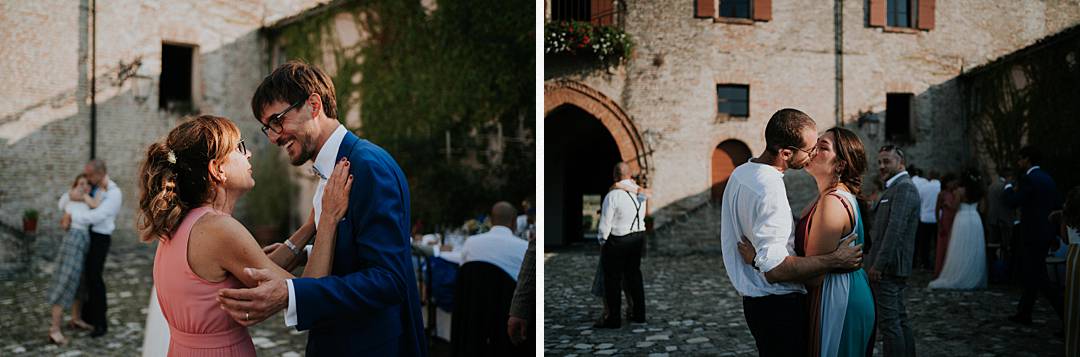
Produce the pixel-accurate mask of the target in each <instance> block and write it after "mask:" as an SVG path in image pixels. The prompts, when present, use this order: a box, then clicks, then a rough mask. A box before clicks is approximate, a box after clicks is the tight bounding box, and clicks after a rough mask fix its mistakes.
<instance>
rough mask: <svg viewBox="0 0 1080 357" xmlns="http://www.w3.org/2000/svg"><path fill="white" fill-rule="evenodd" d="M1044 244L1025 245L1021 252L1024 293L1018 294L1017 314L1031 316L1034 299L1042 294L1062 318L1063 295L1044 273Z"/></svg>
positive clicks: (1045, 248) (1045, 249) (1045, 247)
mask: <svg viewBox="0 0 1080 357" xmlns="http://www.w3.org/2000/svg"><path fill="white" fill-rule="evenodd" d="M1048 249H1049V247H1047V246H1045V245H1025V246H1024V247H1023V250H1024V252H1022V253H1021V254H1022V258H1021V259H1022V261H1021V262H1020V264H1022V265H1023V267H1022V268H1021V269H1022V270H1023V273H1022V274H1023V285H1024V294H1023V295H1021V296H1020V304H1019V305H1018V306H1017V311H1016V313H1017V315H1020V316H1023V317H1028V318H1030V317H1031V310H1032V309H1033V308H1034V307H1035V299H1037V298H1038V297H1039V294H1042V295H1043V296H1045V297H1046V300H1048V301H1050V307H1052V308H1053V309H1054V311H1055V312H1057V315H1058V317H1061V318H1063V317H1064V316H1065V315H1064V313H1063V312H1064V311H1063V305H1064V296H1062V294H1061V291H1059V290H1058V289H1056V288H1055V287H1053V286H1051V285H1050V279H1049V278H1048V277H1047V274H1046V251H1047V250H1048Z"/></svg>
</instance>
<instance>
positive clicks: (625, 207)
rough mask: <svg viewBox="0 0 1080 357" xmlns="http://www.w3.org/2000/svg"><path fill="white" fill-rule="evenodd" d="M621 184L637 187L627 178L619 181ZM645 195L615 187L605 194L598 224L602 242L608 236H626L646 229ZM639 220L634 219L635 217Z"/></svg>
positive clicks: (598, 235)
mask: <svg viewBox="0 0 1080 357" xmlns="http://www.w3.org/2000/svg"><path fill="white" fill-rule="evenodd" d="M619 183H620V184H623V185H626V186H630V187H632V188H637V187H638V185H637V183H635V182H634V180H630V179H626V180H622V181H619ZM643 197H644V195H637V194H634V193H630V192H627V191H624V190H622V189H614V190H611V191H610V192H608V193H607V195H605V196H604V201H603V203H602V204H601V206H600V222H599V223H598V224H597V230H598V231H599V232H598V233H597V239H599V240H600V244H603V243H604V241H606V240H607V238H608V236H610V235H615V236H625V235H627V234H630V233H634V232H640V231H644V230H645V202H644V201H643V200H642V198H643ZM635 217H636V218H637V221H636V222H635V221H634V218H635Z"/></svg>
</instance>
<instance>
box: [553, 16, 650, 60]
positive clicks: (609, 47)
mask: <svg viewBox="0 0 1080 357" xmlns="http://www.w3.org/2000/svg"><path fill="white" fill-rule="evenodd" d="M633 49H634V42H633V40H631V39H630V36H629V35H627V34H626V32H623V31H622V30H620V29H618V28H616V27H614V26H593V25H592V24H590V23H588V22H581V21H569V22H568V21H559V22H550V23H547V24H546V25H544V53H546V54H570V55H580V56H595V57H596V58H597V59H598V60H599V61H600V62H601V63H603V64H618V63H620V62H623V61H626V60H628V59H629V58H630V53H631V52H632V51H633Z"/></svg>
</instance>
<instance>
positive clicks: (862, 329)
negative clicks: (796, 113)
mask: <svg viewBox="0 0 1080 357" xmlns="http://www.w3.org/2000/svg"><path fill="white" fill-rule="evenodd" d="M866 165H867V163H866V153H865V151H864V149H863V145H862V141H860V140H859V138H858V136H856V135H855V133H853V132H851V131H850V130H847V129H844V128H832V129H829V130H827V131H826V132H825V134H823V135H822V136H821V137H820V138H818V144H817V147H816V153H815V155H814V158H813V159H812V160H811V161H810V164H809V165H807V166H806V172H807V173H809V174H810V175H811V176H813V177H814V180H815V181H817V186H818V192H819V196H818V199H817V201H816V202H814V203H813V204H812V205H810V207H807V209H806V210H804V212H803V214H802V215H801V218H800V219H799V222H798V223H797V225H796V226H795V247H794V248H795V252H796V254H798V255H799V256H814V255H823V254H829V253H831V252H832V251H834V250H836V248H837V246H838V245H839V244H840V241H841V240H842V239H844V238H847V237H849V236H851V235H857V238H856V239H855V241H854V242H852V243H851V244H852V245H858V244H863V241H864V237H866V234H865V232H864V230H863V222H862V218H861V214H860V212H859V204H858V200H857V198H856V197H857V196H858V195H859V188H860V186H861V185H862V173H863V172H864V171H865V170H866ZM740 253H742V255H743V258H744V259H746V258H750V260H751V261H752V260H753V250H744V249H740ZM804 283H805V284H806V288H807V294H808V299H807V300H808V303H809V305H810V306H809V309H808V312H809V314H810V316H809V319H808V321H809V323H810V326H809V328H808V329H807V331H808V332H809V334H810V336H809V338H808V339H807V340H808V341H809V346H807V349H808V353H807V354H808V355H809V356H863V355H865V356H870V355H872V354H873V344H872V341H873V332H874V301H873V296H872V295H871V293H870V282H869V279H868V278H867V275H866V272H865V271H863V270H862V269H858V270H855V271H835V272H829V273H827V274H825V275H821V276H818V277H815V278H813V279H810V280H808V281H805V282H804Z"/></svg>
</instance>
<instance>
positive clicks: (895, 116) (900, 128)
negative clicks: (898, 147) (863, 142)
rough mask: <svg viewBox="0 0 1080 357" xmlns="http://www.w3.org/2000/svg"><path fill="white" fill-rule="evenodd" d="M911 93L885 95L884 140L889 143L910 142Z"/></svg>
mask: <svg viewBox="0 0 1080 357" xmlns="http://www.w3.org/2000/svg"><path fill="white" fill-rule="evenodd" d="M913 97H914V96H913V95H912V94H911V93H888V94H886V95H885V138H887V139H888V140H891V141H910V140H911V139H912V137H911V99H912V98H913Z"/></svg>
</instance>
